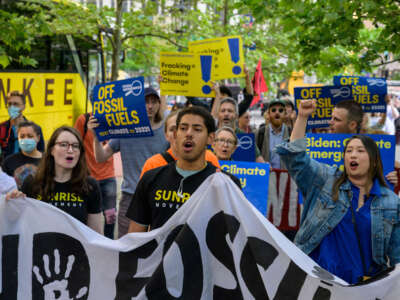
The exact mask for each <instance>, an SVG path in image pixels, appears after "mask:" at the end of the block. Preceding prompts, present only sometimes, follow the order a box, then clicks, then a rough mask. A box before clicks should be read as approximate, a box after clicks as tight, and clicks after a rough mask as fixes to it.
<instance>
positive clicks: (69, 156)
mask: <svg viewBox="0 0 400 300" xmlns="http://www.w3.org/2000/svg"><path fill="white" fill-rule="evenodd" d="M65 160H66V161H67V163H68V164H72V163H73V162H74V156H72V155H68V156H67V157H65Z"/></svg>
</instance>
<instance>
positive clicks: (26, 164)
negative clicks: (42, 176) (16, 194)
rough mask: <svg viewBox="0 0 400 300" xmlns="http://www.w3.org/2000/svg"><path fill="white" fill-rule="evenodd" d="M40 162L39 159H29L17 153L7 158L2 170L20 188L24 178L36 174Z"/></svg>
mask: <svg viewBox="0 0 400 300" xmlns="http://www.w3.org/2000/svg"><path fill="white" fill-rule="evenodd" d="M40 161H41V158H33V157H29V156H26V155H24V154H23V153H21V152H19V153H15V154H12V155H10V156H8V157H7V158H6V159H5V160H4V162H3V165H2V169H3V171H4V172H5V173H7V174H8V175H9V176H12V177H14V179H15V182H16V183H17V185H18V187H19V188H20V187H21V185H22V183H23V182H24V180H25V178H27V177H28V176H29V175H32V176H33V175H34V174H35V173H36V171H37V166H38V165H39V163H40Z"/></svg>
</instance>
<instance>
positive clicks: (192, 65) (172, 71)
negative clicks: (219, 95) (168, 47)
mask: <svg viewBox="0 0 400 300" xmlns="http://www.w3.org/2000/svg"><path fill="white" fill-rule="evenodd" d="M212 61H213V56H212V55H201V54H196V53H184V52H161V53H160V73H161V77H162V81H161V84H160V88H161V95H181V96H192V97H214V96H215V93H214V91H213V90H212V89H211V85H212V84H211V75H212V74H211V64H212Z"/></svg>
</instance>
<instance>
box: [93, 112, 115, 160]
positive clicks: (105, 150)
mask: <svg viewBox="0 0 400 300" xmlns="http://www.w3.org/2000/svg"><path fill="white" fill-rule="evenodd" d="M87 126H88V129H89V130H91V131H92V132H93V137H94V138H93V149H94V151H93V152H94V157H95V158H96V161H97V162H98V163H103V162H105V161H107V159H109V158H110V157H111V156H112V155H113V154H114V151H113V149H112V148H111V147H110V146H109V145H108V144H106V145H104V146H103V145H102V144H101V143H100V142H99V140H98V139H97V136H96V133H95V131H94V129H95V128H96V127H98V126H99V123H98V122H97V119H96V118H95V117H94V116H90V118H89V121H88V124H87Z"/></svg>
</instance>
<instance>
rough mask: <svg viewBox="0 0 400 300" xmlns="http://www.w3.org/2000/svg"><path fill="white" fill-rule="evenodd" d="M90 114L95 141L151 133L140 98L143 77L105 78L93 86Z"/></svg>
mask: <svg viewBox="0 0 400 300" xmlns="http://www.w3.org/2000/svg"><path fill="white" fill-rule="evenodd" d="M92 106H93V115H94V117H95V118H96V119H97V120H98V122H99V124H100V125H99V127H97V128H96V129H95V131H96V135H97V137H98V139H99V141H104V140H108V139H111V138H133V137H144V136H152V135H153V131H152V130H151V126H150V122H149V119H148V117H147V112H146V104H145V100H144V82H143V77H137V78H130V79H125V80H119V81H113V82H107V83H103V84H99V85H96V86H95V87H94V88H93V100H92Z"/></svg>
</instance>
